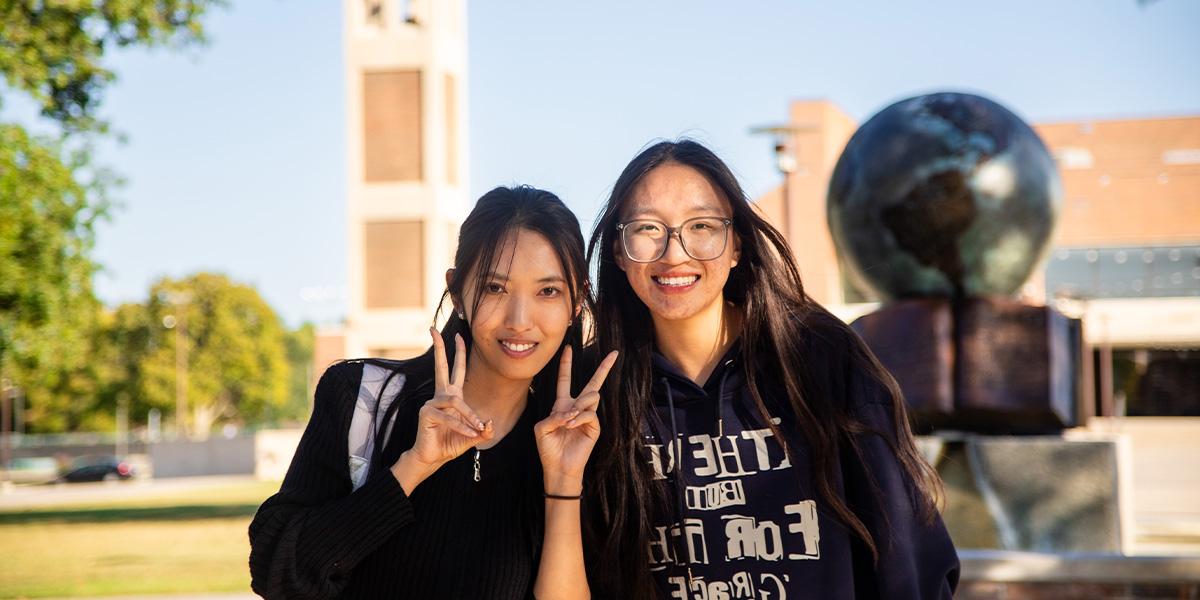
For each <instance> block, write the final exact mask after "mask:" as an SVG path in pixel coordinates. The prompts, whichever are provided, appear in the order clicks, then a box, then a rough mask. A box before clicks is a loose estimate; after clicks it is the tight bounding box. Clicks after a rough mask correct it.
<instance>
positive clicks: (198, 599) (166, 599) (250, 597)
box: [50, 593, 259, 600]
mask: <svg viewBox="0 0 1200 600" xmlns="http://www.w3.org/2000/svg"><path fill="white" fill-rule="evenodd" d="M50 600H259V597H258V595H257V594H250V593H240V594H183V595H172V594H167V595H164V596H96V597H94V598H78V597H75V598H51V599H50Z"/></svg>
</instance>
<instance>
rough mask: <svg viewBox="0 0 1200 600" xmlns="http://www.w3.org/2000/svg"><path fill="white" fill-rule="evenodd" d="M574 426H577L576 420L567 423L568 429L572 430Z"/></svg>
mask: <svg viewBox="0 0 1200 600" xmlns="http://www.w3.org/2000/svg"><path fill="white" fill-rule="evenodd" d="M574 426H575V419H571V420H570V421H567V429H570V428H572V427H574Z"/></svg>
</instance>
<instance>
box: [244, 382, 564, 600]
mask: <svg viewBox="0 0 1200 600" xmlns="http://www.w3.org/2000/svg"><path fill="white" fill-rule="evenodd" d="M415 360H420V359H415ZM362 369H363V367H362V363H360V362H346V363H340V364H337V365H334V366H332V367H330V368H329V369H328V370H327V371H326V372H325V374H324V375H323V376H322V377H321V381H320V383H319V384H318V385H317V391H316V398H315V402H314V407H313V414H312V418H311V419H310V420H309V423H308V427H307V429H305V431H304V436H303V438H301V440H300V445H299V447H298V448H297V450H296V456H295V457H294V458H293V459H292V464H291V466H290V467H289V468H288V473H287V476H286V478H285V479H284V481H283V485H282V487H281V488H280V490H279V493H277V494H275V495H274V496H271V497H270V498H269V499H267V501H266V502H264V503H263V505H262V507H261V508H259V510H258V514H256V515H255V517H254V521H253V522H252V523H251V524H250V574H251V587H252V588H253V589H254V591H255V592H257V593H258V594H260V595H262V596H263V597H264V598H268V599H273V598H288V599H302V598H528V597H531V596H532V589H533V581H534V577H535V574H536V569H537V564H538V559H539V554H540V547H541V542H542V530H543V522H542V519H543V513H542V510H543V505H542V498H541V491H542V489H541V468H540V463H539V460H538V455H537V448H536V445H535V443H534V440H533V433H532V428H533V418H534V415H533V412H534V411H533V410H532V408H527V409H526V411H525V414H524V415H522V417H521V419H520V420H519V422H518V423H517V425H516V426H515V427H514V428H513V429H512V431H510V432H509V433H508V434H507V435H506V436H505V437H504V439H502V440H501V441H500V442H499V443H498V444H496V445H495V446H493V447H492V448H490V449H488V450H484V451H483V452H482V454H481V456H480V472H481V480H480V481H479V482H475V481H474V480H473V477H472V476H473V472H474V451H468V452H466V453H464V454H463V455H462V456H460V457H458V458H457V459H455V460H453V461H451V462H449V463H447V464H446V465H444V466H442V468H441V469H439V470H438V471H437V472H436V473H434V474H433V475H432V476H430V477H429V478H428V479H426V480H425V481H424V482H422V483H421V484H420V485H419V486H418V487H417V488H416V489H415V490H414V491H413V494H412V496H407V495H405V493H404V490H403V489H402V488H401V487H400V484H399V483H398V482H397V481H396V479H395V477H393V476H392V474H391V472H390V471H389V470H388V469H387V468H386V467H387V466H389V465H391V464H392V463H394V462H395V460H396V459H397V458H398V457H399V455H400V453H401V452H403V451H404V450H406V449H408V448H410V447H412V443H413V440H414V439H415V436H416V414H417V410H419V408H420V406H421V405H422V404H424V402H425V401H426V400H428V399H429V397H431V395H432V387H431V386H428V385H421V386H420V387H421V388H422V389H420V391H416V392H412V393H405V392H402V393H401V397H402V399H403V400H402V401H403V404H402V405H401V407H400V409H399V412H398V417H397V421H396V427H394V429H393V433H392V436H391V438H390V439H389V440H388V441H387V443H386V444H385V445H384V450H383V460H382V461H380V462H381V464H380V465H376V466H373V472H372V474H371V476H370V478H369V479H368V480H367V482H366V483H365V484H364V485H363V486H362V487H361V488H359V489H358V490H356V491H353V492H352V491H351V489H352V484H351V481H350V472H349V456H348V455H349V450H348V445H347V435H348V431H349V427H350V421H351V418H352V414H353V410H354V403H355V401H356V398H357V395H358V388H359V383H360V380H361V377H362ZM414 384H415V383H414V382H409V383H407V384H406V387H407V386H408V385H414ZM531 404H532V403H531Z"/></svg>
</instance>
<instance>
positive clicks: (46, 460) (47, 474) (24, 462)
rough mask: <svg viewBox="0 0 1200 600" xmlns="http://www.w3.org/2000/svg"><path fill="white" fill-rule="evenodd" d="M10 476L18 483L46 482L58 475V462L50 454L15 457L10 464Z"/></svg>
mask: <svg viewBox="0 0 1200 600" xmlns="http://www.w3.org/2000/svg"><path fill="white" fill-rule="evenodd" d="M8 476H9V478H11V480H12V482H13V483H15V484H18V485H21V484H30V483H46V482H47V481H54V479H55V478H56V477H57V476H58V464H57V463H55V461H54V459H53V458H50V457H48V456H39V457H35V458H14V459H12V462H11V463H9V465H8Z"/></svg>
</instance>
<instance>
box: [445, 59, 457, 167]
mask: <svg viewBox="0 0 1200 600" xmlns="http://www.w3.org/2000/svg"><path fill="white" fill-rule="evenodd" d="M443 83H444V86H445V91H446V183H449V184H450V185H454V184H456V183H458V110H457V107H458V96H457V95H456V94H457V93H458V91H457V89H456V88H455V86H454V76H453V75H451V74H449V73H447V74H446V77H445V79H444V82H443Z"/></svg>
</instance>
